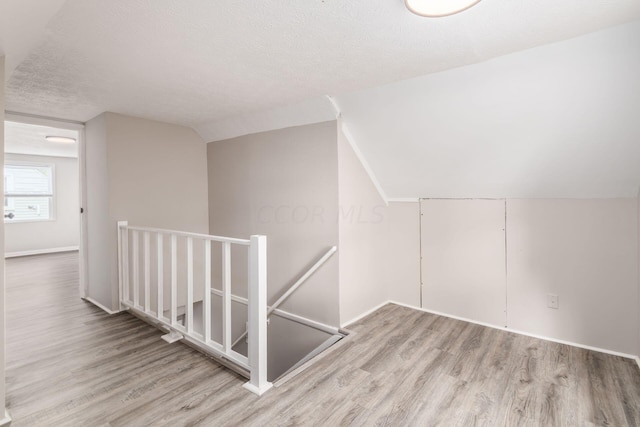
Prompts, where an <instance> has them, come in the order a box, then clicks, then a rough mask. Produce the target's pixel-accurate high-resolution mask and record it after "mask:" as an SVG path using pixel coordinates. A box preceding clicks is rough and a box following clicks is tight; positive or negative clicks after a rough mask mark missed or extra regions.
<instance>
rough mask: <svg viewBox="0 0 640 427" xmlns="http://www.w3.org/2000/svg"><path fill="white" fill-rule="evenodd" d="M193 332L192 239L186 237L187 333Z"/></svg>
mask: <svg viewBox="0 0 640 427" xmlns="http://www.w3.org/2000/svg"><path fill="white" fill-rule="evenodd" d="M192 332H193V238H192V237H187V333H188V334H191V333H192Z"/></svg>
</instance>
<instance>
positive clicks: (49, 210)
mask: <svg viewBox="0 0 640 427" xmlns="http://www.w3.org/2000/svg"><path fill="white" fill-rule="evenodd" d="M50 219H53V165H47V164H36V163H6V164H5V165H4V221H5V222H22V221H46V220H50Z"/></svg>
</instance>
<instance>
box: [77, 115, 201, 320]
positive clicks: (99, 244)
mask: <svg viewBox="0 0 640 427" xmlns="http://www.w3.org/2000/svg"><path fill="white" fill-rule="evenodd" d="M86 135H87V144H86V145H87V193H88V209H87V214H88V226H89V243H88V246H89V248H88V250H89V296H90V297H92V298H94V299H96V300H97V301H98V302H100V303H101V304H103V305H105V306H106V307H111V308H116V307H117V303H118V302H117V291H118V267H117V233H116V222H117V221H119V220H127V221H129V224H131V225H140V226H149V227H157V228H166V229H174V230H182V231H192V232H197V233H208V231H209V230H208V228H209V225H208V217H209V214H208V202H207V165H206V161H207V160H206V159H207V158H206V145H205V143H204V141H202V139H201V138H200V137H199V136H198V135H197V134H196V133H195V132H194V131H193V130H192V129H189V128H185V127H182V126H176V125H172V124H167V123H161V122H156V121H151V120H145V119H139V118H135V117H129V116H124V115H120V114H114V113H104V114H102V115H100V116H98V117H96V118H94V119H92V120H90V121H89V122H88V123H87V129H86Z"/></svg>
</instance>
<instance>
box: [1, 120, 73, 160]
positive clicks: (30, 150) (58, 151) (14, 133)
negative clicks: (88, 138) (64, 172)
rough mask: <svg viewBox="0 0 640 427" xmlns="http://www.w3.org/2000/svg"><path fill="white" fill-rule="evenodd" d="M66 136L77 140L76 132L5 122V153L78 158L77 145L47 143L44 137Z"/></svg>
mask: <svg viewBox="0 0 640 427" xmlns="http://www.w3.org/2000/svg"><path fill="white" fill-rule="evenodd" d="M49 135H51V136H66V137H69V138H74V139H76V140H77V139H78V131H75V130H68V129H59V128H52V127H48V126H37V125H31V124H24V123H17V122H6V126H5V128H4V151H5V153H14V154H29V155H37V156H56V157H78V144H77V143H75V144H70V143H61V142H49V141H47V140H46V139H45V137H46V136H49Z"/></svg>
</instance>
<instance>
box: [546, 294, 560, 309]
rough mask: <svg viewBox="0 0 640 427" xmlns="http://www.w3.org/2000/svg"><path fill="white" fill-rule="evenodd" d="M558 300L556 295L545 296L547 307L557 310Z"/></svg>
mask: <svg viewBox="0 0 640 427" xmlns="http://www.w3.org/2000/svg"><path fill="white" fill-rule="evenodd" d="M558 300H559V298H558V295H554V294H547V307H549V308H555V309H557V308H558V306H559V303H558Z"/></svg>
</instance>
